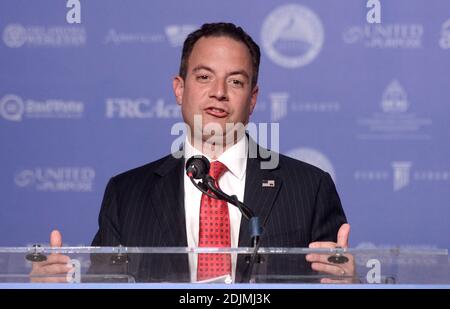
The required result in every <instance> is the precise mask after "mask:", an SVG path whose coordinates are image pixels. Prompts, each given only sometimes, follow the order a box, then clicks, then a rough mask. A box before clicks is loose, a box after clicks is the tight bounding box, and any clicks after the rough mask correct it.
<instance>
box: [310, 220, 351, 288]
mask: <svg viewBox="0 0 450 309" xmlns="http://www.w3.org/2000/svg"><path fill="white" fill-rule="evenodd" d="M349 235H350V224H348V223H345V224H342V225H341V227H340V228H339V231H338V234H337V242H332V241H316V242H312V243H310V244H309V248H310V249H323V248H331V249H332V248H336V247H340V248H347V247H348V238H349ZM344 256H345V257H347V258H348V261H347V262H346V263H343V264H333V263H330V262H329V261H328V257H330V255H329V254H318V253H316V254H313V253H311V254H308V255H307V256H306V260H307V261H308V262H310V263H311V268H312V269H313V270H315V271H318V272H322V273H325V274H330V275H333V276H334V277H335V278H336V277H337V279H331V278H323V279H321V280H320V282H321V283H352V282H354V276H355V261H354V257H353V256H352V255H350V254H344Z"/></svg>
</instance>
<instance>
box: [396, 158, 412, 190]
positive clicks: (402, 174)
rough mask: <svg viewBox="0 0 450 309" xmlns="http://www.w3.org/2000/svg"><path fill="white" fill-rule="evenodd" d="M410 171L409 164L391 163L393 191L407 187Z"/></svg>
mask: <svg viewBox="0 0 450 309" xmlns="http://www.w3.org/2000/svg"><path fill="white" fill-rule="evenodd" d="M410 169H411V162H392V170H393V180H394V191H398V190H400V189H402V188H404V187H406V186H407V185H409V180H410Z"/></svg>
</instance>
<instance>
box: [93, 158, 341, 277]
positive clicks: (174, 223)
mask: <svg viewBox="0 0 450 309" xmlns="http://www.w3.org/2000/svg"><path fill="white" fill-rule="evenodd" d="M247 160H248V161H247V170H246V184H245V193H244V203H245V204H246V205H247V206H248V207H250V208H252V210H253V211H254V213H255V214H256V215H257V216H259V218H260V220H261V222H263V225H264V234H263V235H262V237H261V240H260V241H261V247H308V244H309V243H311V242H313V241H336V237H337V232H338V229H339V227H340V226H341V225H342V224H343V223H345V222H346V218H345V214H344V211H343V209H342V206H341V202H340V199H339V196H338V194H337V192H336V188H335V185H334V183H333V180H332V179H331V177H330V175H329V174H328V173H326V172H324V171H322V170H321V169H319V168H317V167H314V166H312V165H309V164H307V163H305V162H302V161H298V160H295V159H292V158H289V157H286V156H283V155H280V156H279V164H278V166H277V167H276V168H274V169H261V168H260V163H261V162H262V161H263V159H262V158H261V156H259V155H258V157H257V158H248V159H247ZM183 175H184V158H181V159H176V158H174V157H173V156H172V155H169V156H166V157H164V158H162V159H159V160H157V161H154V162H152V163H149V164H147V165H144V166H142V167H138V168H135V169H133V170H130V171H127V172H125V173H123V174H120V175H117V176H115V177H113V178H111V179H110V181H109V183H108V185H107V187H106V190H105V195H104V198H103V202H102V207H101V211H100V215H99V230H98V232H97V234H96V235H95V238H94V240H93V242H92V245H93V246H118V245H122V246H132V247H134V246H145V247H186V246H187V236H186V222H185V210H184V181H183V177H184V176H183ZM267 180H273V181H274V182H275V185H274V186H273V187H267V186H262V183H263V182H265V181H267ZM248 229H249V227H248V221H247V220H245V219H244V218H242V220H241V226H240V233H239V247H250V246H251V241H250V236H249V233H248ZM138 260H139V263H135V264H134V265H128V267H129V269H128V271H131V272H134V274H135V275H136V276H137V277H138V278H140V280H143V281H161V280H163V281H172V280H173V281H188V280H189V266H188V259H187V256H184V255H180V256H176V257H173V258H172V259H167V258H163V257H162V256H160V257H159V258H158V257H156V256H155V257H153V258H150V259H142V258H139V259H138ZM143 260H145V261H143ZM137 264H139V265H137ZM245 264H246V263H245V261H244V260H243V257H239V258H238V263H237V271H236V274H237V275H236V276H237V279H238V277H239V274H240V273H241V272H243V271H244V269H245V267H246V265H245ZM269 266H270V267H271V271H272V272H273V273H274V274H275V273H282V272H283V271H286V272H288V273H289V274H293V273H295V272H296V271H295V269H293V268H292V267H290V266H287V264H286V262H280V263H276V262H275V261H274V262H273V263H271V265H269ZM281 268H284V270H283V269H281ZM294 268H295V267H294ZM139 269H140V270H139ZM142 269H145V271H142ZM266 271H267V270H266ZM303 271H304V269H299V270H298V272H303ZM138 272H139V274H137V273H138Z"/></svg>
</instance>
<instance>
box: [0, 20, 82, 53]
mask: <svg viewBox="0 0 450 309" xmlns="http://www.w3.org/2000/svg"><path fill="white" fill-rule="evenodd" d="M3 42H4V43H5V45H6V46H8V47H10V48H19V47H22V46H29V47H79V46H84V45H86V30H85V29H84V28H83V27H81V26H55V27H44V26H22V25H21V24H8V25H6V27H5V28H4V29H3Z"/></svg>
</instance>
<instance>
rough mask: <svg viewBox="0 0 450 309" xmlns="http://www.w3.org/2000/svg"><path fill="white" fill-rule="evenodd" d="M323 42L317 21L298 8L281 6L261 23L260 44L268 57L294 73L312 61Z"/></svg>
mask: <svg viewBox="0 0 450 309" xmlns="http://www.w3.org/2000/svg"><path fill="white" fill-rule="evenodd" d="M323 42H324V30H323V26H322V22H321V21H320V19H319V17H318V16H317V15H316V14H315V13H314V12H313V11H312V10H310V9H309V8H307V7H305V6H302V5H299V4H289V5H283V6H280V7H278V8H277V9H275V10H274V11H272V12H271V13H270V14H269V15H268V16H267V17H266V19H265V20H264V22H263V25H262V29H261V43H262V47H263V49H264V51H265V52H266V54H267V56H268V57H269V58H270V59H271V60H272V61H273V62H275V63H276V64H277V65H279V66H282V67H284V68H288V69H295V68H299V67H302V66H305V65H307V64H308V63H310V62H311V61H313V60H314V59H315V58H316V57H317V55H318V54H319V52H320V50H321V49H322V45H323Z"/></svg>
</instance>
